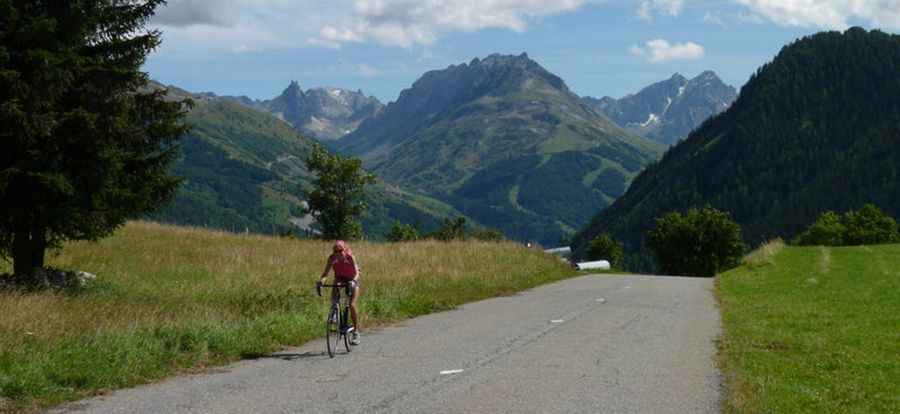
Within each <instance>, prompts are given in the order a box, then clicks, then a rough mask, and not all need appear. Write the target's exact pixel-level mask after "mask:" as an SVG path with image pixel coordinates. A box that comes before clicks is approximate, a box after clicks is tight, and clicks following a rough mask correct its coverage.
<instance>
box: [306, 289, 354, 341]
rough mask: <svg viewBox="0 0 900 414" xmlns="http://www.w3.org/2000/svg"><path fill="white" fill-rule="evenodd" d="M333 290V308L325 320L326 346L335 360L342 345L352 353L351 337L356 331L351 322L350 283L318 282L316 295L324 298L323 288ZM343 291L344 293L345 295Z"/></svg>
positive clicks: (351, 292) (351, 291)
mask: <svg viewBox="0 0 900 414" xmlns="http://www.w3.org/2000/svg"><path fill="white" fill-rule="evenodd" d="M327 287H330V288H332V294H331V308H330V309H329V310H328V317H327V318H326V319H325V344H326V348H327V349H328V356H329V357H331V358H334V355H335V354H337V351H338V348H339V347H340V344H341V343H342V342H343V344H344V349H346V350H347V352H348V353H349V352H350V335H351V334H352V333H353V331H354V330H355V329H356V328H355V327H354V326H353V324H352V323H351V322H350V297H351V295H352V294H353V290H352V289H353V288H352V286H351V284H350V283H349V282H336V283H334V284H332V285H328V284H323V283H321V282H316V293H318V294H319V296H322V288H327ZM341 291H344V292H343V294H342V292H341Z"/></svg>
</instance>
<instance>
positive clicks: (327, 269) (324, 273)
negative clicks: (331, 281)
mask: <svg viewBox="0 0 900 414" xmlns="http://www.w3.org/2000/svg"><path fill="white" fill-rule="evenodd" d="M331 265H332V260H331V256H328V260H327V261H326V262H325V270H323V271H322V276H319V280H322V279H325V278H326V277H328V272H330V271H331Z"/></svg>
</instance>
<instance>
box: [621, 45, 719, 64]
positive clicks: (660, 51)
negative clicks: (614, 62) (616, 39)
mask: <svg viewBox="0 0 900 414" xmlns="http://www.w3.org/2000/svg"><path fill="white" fill-rule="evenodd" d="M629 52H631V54H633V55H635V56H640V57H643V58H646V59H647V61H648V62H650V63H660V62H668V61H672V60H696V59H700V58H702V57H703V55H704V53H705V52H704V50H703V46H700V45H698V44H696V43H694V42H686V43H676V44H671V43H669V42H668V41H667V40H664V39H653V40H650V41H648V42H647V43H646V47H643V48H642V47H639V46H637V45H635V46H632V47H631V48H629Z"/></svg>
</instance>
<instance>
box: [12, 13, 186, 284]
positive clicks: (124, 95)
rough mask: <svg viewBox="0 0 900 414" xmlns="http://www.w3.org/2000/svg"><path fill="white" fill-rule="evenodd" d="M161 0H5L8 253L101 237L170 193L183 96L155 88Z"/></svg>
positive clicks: (17, 257)
mask: <svg viewBox="0 0 900 414" xmlns="http://www.w3.org/2000/svg"><path fill="white" fill-rule="evenodd" d="M162 3H164V2H163V1H162V0H147V1H116V0H106V1H100V0H94V1H91V0H71V1H25V0H0V125H2V128H0V142H2V145H3V150H2V151H0V256H3V257H4V258H9V257H11V258H12V261H13V266H14V272H15V274H16V275H17V276H18V277H20V278H21V279H23V280H25V281H27V280H29V277H28V276H29V275H31V274H32V273H33V272H34V269H35V268H39V267H43V265H44V254H45V251H46V249H47V248H49V247H59V246H61V243H62V242H63V241H65V240H73V239H75V240H98V239H99V238H101V237H104V236H107V235H109V234H111V233H112V232H113V231H114V230H115V229H116V228H117V227H119V226H121V225H122V224H123V223H124V222H125V220H126V219H128V218H131V217H138V216H140V215H142V214H144V213H146V212H148V211H151V210H152V209H154V208H156V207H157V206H159V205H160V204H161V203H162V202H164V201H166V200H168V199H170V198H171V196H172V195H173V193H174V192H175V190H176V189H177V187H178V184H179V180H178V179H177V178H174V177H171V176H169V175H168V166H169V163H170V161H172V159H173V158H174V157H176V155H177V153H178V152H177V151H178V142H177V141H178V139H179V138H180V137H181V135H182V134H183V133H184V132H185V131H186V127H185V126H184V125H182V124H181V123H180V120H181V118H182V116H183V115H184V109H185V108H184V106H183V103H181V102H166V101H165V100H164V99H163V93H164V92H162V91H149V90H148V88H146V84H147V74H146V73H144V72H141V70H140V68H141V65H142V64H143V63H144V60H145V58H146V57H147V55H148V54H149V53H150V52H151V51H153V50H154V49H155V48H156V47H157V46H159V44H160V32H158V31H148V30H146V29H145V28H144V27H145V24H146V23H147V21H148V19H149V18H150V17H151V16H152V15H153V12H154V10H155V9H156V7H157V6H159V5H160V4H162Z"/></svg>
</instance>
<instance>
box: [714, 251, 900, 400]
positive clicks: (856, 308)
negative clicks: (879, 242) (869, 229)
mask: <svg viewBox="0 0 900 414" xmlns="http://www.w3.org/2000/svg"><path fill="white" fill-rule="evenodd" d="M776 250H777V249H776ZM718 294H719V299H720V302H721V306H722V316H723V325H724V338H723V340H722V341H721V343H720V365H721V367H722V369H723V373H724V374H725V377H726V381H727V384H728V397H727V400H726V404H725V406H726V407H725V411H726V412H729V413H897V412H900V391H898V390H900V388H898V384H900V245H885V246H860V247H841V248H826V247H785V248H784V249H783V250H781V251H780V252H778V251H773V252H771V255H770V256H769V257H767V258H761V257H754V258H753V260H750V261H749V262H748V263H745V265H744V266H742V267H740V268H737V269H735V270H732V271H729V272H727V273H724V274H722V275H720V277H719V279H718Z"/></svg>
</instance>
